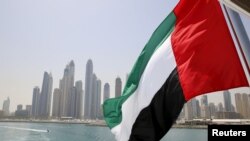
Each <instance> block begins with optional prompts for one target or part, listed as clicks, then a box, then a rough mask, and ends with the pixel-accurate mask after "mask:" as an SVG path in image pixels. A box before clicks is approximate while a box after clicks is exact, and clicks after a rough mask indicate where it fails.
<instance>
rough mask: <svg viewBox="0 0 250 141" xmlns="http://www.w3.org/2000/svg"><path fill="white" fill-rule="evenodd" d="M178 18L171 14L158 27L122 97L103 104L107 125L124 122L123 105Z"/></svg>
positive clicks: (138, 60) (135, 66)
mask: <svg viewBox="0 0 250 141" xmlns="http://www.w3.org/2000/svg"><path fill="white" fill-rule="evenodd" d="M175 21H176V17H175V15H174V13H173V12H172V13H170V14H169V15H168V16H167V17H166V18H165V19H164V21H163V22H162V23H161V24H160V25H159V26H158V27H157V29H156V30H155V31H154V33H153V35H152V36H151V38H150V39H149V41H148V43H147V44H146V45H145V47H144V48H143V50H142V52H141V54H140V56H139V57H138V59H137V61H136V63H135V65H134V67H133V69H132V71H131V72H130V75H129V77H128V81H127V83H126V85H125V88H124V90H123V93H122V96H120V97H117V98H111V99H108V100H106V101H105V102H104V104H103V114H104V119H105V121H106V123H107V125H108V126H109V127H110V128H113V127H114V126H116V125H118V124H119V123H120V122H121V120H122V112H121V108H122V104H123V103H124V102H125V101H126V99H127V98H128V97H129V96H130V95H132V94H133V93H134V92H135V90H136V89H137V87H138V85H139V82H140V79H141V76H142V74H143V72H144V70H145V68H146V66H147V64H148V61H149V60H150V58H151V56H152V55H153V53H154V52H155V50H156V49H157V48H158V47H160V46H161V44H162V43H163V42H164V41H165V39H166V38H167V37H169V35H170V34H171V32H172V31H173V28H174V25H175Z"/></svg>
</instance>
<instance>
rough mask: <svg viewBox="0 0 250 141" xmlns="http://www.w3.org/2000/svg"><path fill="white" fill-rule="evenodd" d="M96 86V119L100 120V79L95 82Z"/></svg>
mask: <svg viewBox="0 0 250 141" xmlns="http://www.w3.org/2000/svg"><path fill="white" fill-rule="evenodd" d="M96 84H97V86H96V89H97V93H96V95H97V101H96V114H97V115H96V118H98V119H101V117H102V113H101V89H102V82H101V80H100V79H98V80H97V82H96Z"/></svg>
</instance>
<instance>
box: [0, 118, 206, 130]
mask: <svg viewBox="0 0 250 141" xmlns="http://www.w3.org/2000/svg"><path fill="white" fill-rule="evenodd" d="M0 122H25V123H57V124H84V125H86V126H102V127H107V125H106V123H105V122H104V121H103V120H100V121H83V120H76V121H74V120H28V119H0ZM172 128H189V129H207V125H180V124H174V125H173V126H172Z"/></svg>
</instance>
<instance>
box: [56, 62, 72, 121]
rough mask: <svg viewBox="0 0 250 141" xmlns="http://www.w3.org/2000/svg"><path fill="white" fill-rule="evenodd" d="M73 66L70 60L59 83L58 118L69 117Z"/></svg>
mask: <svg viewBox="0 0 250 141" xmlns="http://www.w3.org/2000/svg"><path fill="white" fill-rule="evenodd" d="M74 75H75V64H74V61H73V60H72V61H71V62H70V63H69V64H67V65H66V68H65V69H64V74H63V78H62V79H61V81H60V89H61V92H62V94H61V96H60V116H71V115H70V114H71V113H70V112H71V107H70V106H71V97H72V94H73V87H74Z"/></svg>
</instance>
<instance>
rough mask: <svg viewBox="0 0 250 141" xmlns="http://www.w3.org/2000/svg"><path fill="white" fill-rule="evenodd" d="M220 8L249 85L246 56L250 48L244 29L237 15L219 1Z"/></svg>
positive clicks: (249, 73)
mask: <svg viewBox="0 0 250 141" xmlns="http://www.w3.org/2000/svg"><path fill="white" fill-rule="evenodd" d="M220 6H221V9H222V11H223V15H224V17H225V19H226V22H227V25H228V28H229V31H230V34H231V36H232V38H233V42H234V44H235V48H236V51H237V54H238V56H239V59H240V62H241V65H242V67H243V70H244V73H245V75H246V78H247V81H248V84H249V85H250V54H247V52H249V51H250V48H249V49H248V48H247V47H250V42H249V39H248V36H247V34H246V31H245V28H244V26H243V24H242V21H241V19H240V17H239V14H238V13H236V12H235V11H233V10H232V9H230V8H227V7H226V6H225V5H224V3H223V0H220ZM244 52H245V53H244Z"/></svg>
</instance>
